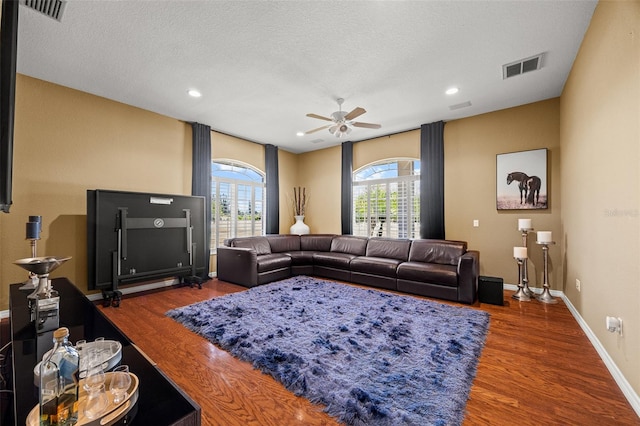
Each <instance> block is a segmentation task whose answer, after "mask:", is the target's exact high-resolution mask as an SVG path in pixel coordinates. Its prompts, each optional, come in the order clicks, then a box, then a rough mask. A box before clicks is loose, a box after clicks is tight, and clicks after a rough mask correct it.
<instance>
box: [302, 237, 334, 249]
mask: <svg viewBox="0 0 640 426" xmlns="http://www.w3.org/2000/svg"><path fill="white" fill-rule="evenodd" d="M334 236H335V235H333V234H308V235H300V250H303V251H331V240H333V237H334Z"/></svg>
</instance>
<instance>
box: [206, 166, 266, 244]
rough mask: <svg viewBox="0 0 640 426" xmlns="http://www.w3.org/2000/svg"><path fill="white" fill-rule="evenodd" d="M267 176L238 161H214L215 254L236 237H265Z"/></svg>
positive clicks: (213, 219)
mask: <svg viewBox="0 0 640 426" xmlns="http://www.w3.org/2000/svg"><path fill="white" fill-rule="evenodd" d="M264 202H265V184H264V174H263V173H262V172H260V171H258V170H256V169H254V168H252V167H251V166H248V165H244V164H241V163H239V162H234V161H212V162H211V252H212V253H215V251H216V247H218V246H221V245H224V240H225V239H227V238H234V237H249V236H253V235H264V220H263V212H264Z"/></svg>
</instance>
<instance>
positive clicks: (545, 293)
mask: <svg viewBox="0 0 640 426" xmlns="http://www.w3.org/2000/svg"><path fill="white" fill-rule="evenodd" d="M536 244H539V245H541V246H542V254H543V258H544V273H543V278H542V280H543V283H542V287H543V290H542V293H540V294H539V295H537V296H536V299H538V300H539V301H540V302H543V303H558V301H557V300H556V299H555V298H554V297H553V296H551V291H550V290H549V289H550V286H549V245H551V244H555V241H536Z"/></svg>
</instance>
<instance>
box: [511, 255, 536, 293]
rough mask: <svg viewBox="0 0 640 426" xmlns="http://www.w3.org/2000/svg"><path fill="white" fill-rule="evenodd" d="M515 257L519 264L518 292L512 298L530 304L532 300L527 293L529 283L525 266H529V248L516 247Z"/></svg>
mask: <svg viewBox="0 0 640 426" xmlns="http://www.w3.org/2000/svg"><path fill="white" fill-rule="evenodd" d="M513 257H514V259H515V260H516V263H517V264H518V291H516V292H515V293H513V295H512V296H511V297H512V298H514V299H516V300H519V301H521V302H528V301H530V300H531V296H530V295H529V293H528V292H527V291H526V289H528V287H526V284H527V281H526V278H525V275H524V271H525V269H524V266H525V265H526V264H527V258H528V255H527V248H526V247H514V248H513Z"/></svg>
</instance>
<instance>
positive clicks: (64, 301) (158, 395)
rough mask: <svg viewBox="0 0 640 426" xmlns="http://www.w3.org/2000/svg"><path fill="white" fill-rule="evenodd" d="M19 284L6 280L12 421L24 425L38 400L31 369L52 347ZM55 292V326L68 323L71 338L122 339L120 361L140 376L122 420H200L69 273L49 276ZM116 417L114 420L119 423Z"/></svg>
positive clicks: (195, 425)
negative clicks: (57, 298)
mask: <svg viewBox="0 0 640 426" xmlns="http://www.w3.org/2000/svg"><path fill="white" fill-rule="evenodd" d="M20 286H21V284H13V285H11V286H10V296H9V297H10V299H9V306H10V307H9V309H10V313H11V316H10V322H11V343H12V344H11V350H12V353H11V357H12V358H11V359H12V367H13V368H12V370H13V376H12V385H13V391H14V394H13V395H14V398H13V421H14V424H15V425H16V426H23V425H24V424H25V422H26V418H27V415H28V414H29V412H30V411H31V410H32V409H33V407H35V406H36V405H37V404H38V394H37V388H36V386H35V385H34V377H33V369H34V367H35V366H36V364H37V363H38V362H39V361H40V360H41V359H42V355H43V354H44V353H45V352H46V351H48V350H49V349H51V348H52V347H53V331H49V332H45V333H40V334H38V333H36V330H35V326H34V324H33V323H31V322H30V313H29V308H28V303H27V295H28V294H29V293H30V292H31V291H29V292H25V291H21V290H20V289H19V287H20ZM52 286H53V288H54V289H56V290H57V291H58V293H59V294H60V315H59V317H60V327H68V328H69V331H70V337H69V339H70V341H72V342H76V341H78V340H81V339H85V340H87V341H93V340H95V338H96V337H104V338H105V339H107V340H117V341H119V342H120V343H121V344H122V361H121V363H122V364H128V365H129V368H130V370H131V372H133V373H135V374H136V375H137V376H138V378H139V379H140V387H139V397H138V402H137V404H136V407H134V409H132V410H131V412H130V413H129V416H128V417H125V418H124V419H122V420H121V422H120V423H121V424H133V425H141V426H147V425H154V426H161V425H179V426H199V425H200V407H199V406H198V405H197V404H196V403H195V402H194V401H193V400H191V398H189V396H187V395H186V394H185V393H184V392H183V391H182V390H181V389H180V388H179V387H178V386H176V385H175V384H174V383H173V381H171V379H169V378H168V377H167V376H166V375H165V374H164V373H162V371H160V370H159V369H158V368H157V367H156V366H155V365H154V363H153V362H152V361H151V360H150V359H149V358H148V357H146V355H144V353H142V352H141V351H140V350H139V349H138V348H137V347H136V346H135V345H134V344H133V342H131V341H130V340H129V339H128V338H127V336H125V335H124V333H122V332H121V331H120V330H119V329H118V328H117V327H116V326H115V325H114V324H113V323H111V321H109V319H107V318H106V317H105V316H104V315H103V314H102V313H101V312H100V311H99V310H98V309H97V308H96V306H95V305H94V304H93V303H92V302H91V301H90V300H89V299H87V297H86V296H85V295H84V294H82V293H81V292H80V291H79V290H78V289H77V288H76V287H75V286H74V285H73V284H72V283H71V282H70V281H69V280H68V279H66V278H57V279H54V280H52ZM120 423H119V424H120Z"/></svg>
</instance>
